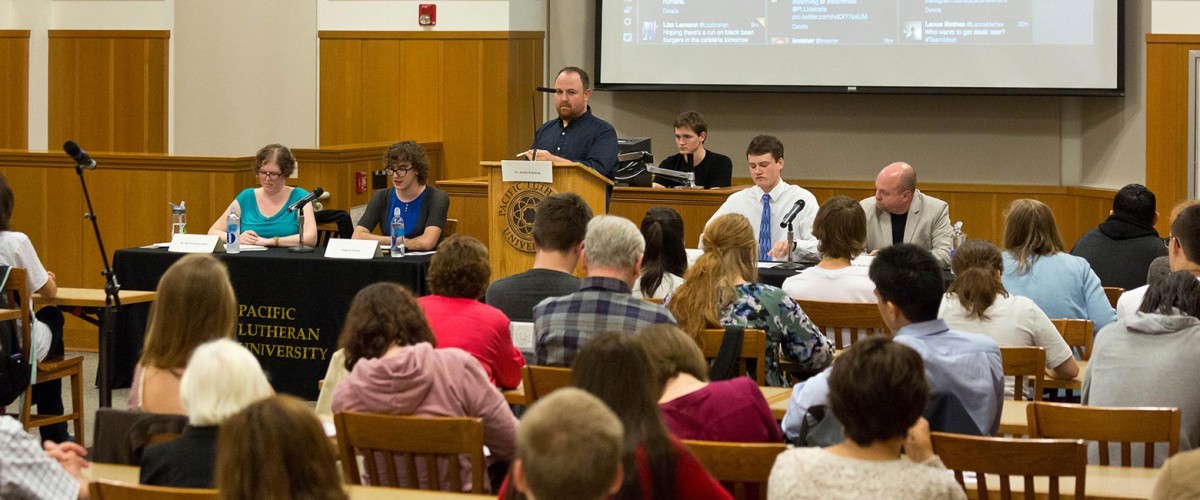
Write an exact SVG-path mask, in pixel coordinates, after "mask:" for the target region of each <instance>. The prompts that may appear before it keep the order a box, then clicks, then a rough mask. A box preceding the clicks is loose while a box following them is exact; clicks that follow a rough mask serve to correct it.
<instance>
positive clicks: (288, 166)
mask: <svg viewBox="0 0 1200 500" xmlns="http://www.w3.org/2000/svg"><path fill="white" fill-rule="evenodd" d="M271 160H275V164H276V165H278V166H279V173H281V174H283V177H284V178H287V177H291V176H292V172H295V171H296V157H295V155H293V154H292V150H290V149H288V147H287V146H284V145H283V144H267V145H266V146H263V147H262V149H260V150H258V153H256V154H255V155H254V175H258V171H259V170H262V167H263V165H266V164H268V163H270V162H271Z"/></svg>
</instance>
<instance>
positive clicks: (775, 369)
mask: <svg viewBox="0 0 1200 500" xmlns="http://www.w3.org/2000/svg"><path fill="white" fill-rule="evenodd" d="M703 243H704V245H703V246H704V250H705V252H704V255H701V256H700V258H699V259H697V260H696V263H695V264H693V265H692V267H690V268H688V270H687V274H685V275H684V282H683V284H682V285H680V286H679V288H677V289H676V290H675V293H673V294H671V296H670V297H668V298H667V307H668V308H669V309H670V310H671V313H672V314H674V315H675V319H676V320H678V321H679V326H680V328H682V329H683V331H685V332H687V333H688V334H690V335H692V337H693V338H695V337H696V336H698V335H699V334H700V331H701V330H703V329H705V328H720V327H723V326H730V325H732V326H741V327H745V328H757V329H761V330H764V331H765V332H766V334H767V353H766V354H767V367H766V373H767V385H770V386H772V387H790V386H791V383H790V381H789V380H788V377H787V374H786V373H784V372H783V370H782V369H780V368H779V362H780V359H779V356H780V353H782V355H783V356H784V357H785V358H787V359H788V360H790V361H793V362H795V363H797V364H799V365H800V369H802V370H811V371H817V370H821V369H822V368H825V367H826V366H828V365H829V363H830V362H832V361H833V341H831V340H829V339H828V338H826V337H825V336H824V335H822V334H821V332H820V331H819V330H817V327H816V326H815V325H813V323H812V321H809V319H808V316H807V315H805V314H804V311H802V310H800V306H797V305H796V303H795V302H794V301H792V299H791V298H789V297H788V296H787V294H786V293H784V292H783V290H781V289H779V288H776V287H773V286H771V285H764V284H761V283H755V280H757V279H758V243H757V242H756V241H755V240H754V231H753V230H752V229H751V228H750V222H749V221H747V220H746V218H745V217H744V216H742V215H741V214H726V215H722V216H720V217H717V218H716V219H714V220H713V221H712V222H711V223H709V225H708V227H707V228H705V229H704V242H703Z"/></svg>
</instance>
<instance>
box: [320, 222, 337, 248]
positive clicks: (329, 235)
mask: <svg viewBox="0 0 1200 500" xmlns="http://www.w3.org/2000/svg"><path fill="white" fill-rule="evenodd" d="M340 237H341V232H340V231H339V230H338V225H337V223H336V222H322V223H320V224H317V244H316V245H315V246H319V247H324V246H329V240H331V239H333V238H340Z"/></svg>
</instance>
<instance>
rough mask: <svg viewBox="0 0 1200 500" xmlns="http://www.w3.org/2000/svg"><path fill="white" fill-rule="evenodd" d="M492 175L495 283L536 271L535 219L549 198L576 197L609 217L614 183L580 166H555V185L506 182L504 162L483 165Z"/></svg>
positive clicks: (490, 196) (490, 244)
mask: <svg viewBox="0 0 1200 500" xmlns="http://www.w3.org/2000/svg"><path fill="white" fill-rule="evenodd" d="M480 165H482V166H483V168H484V169H485V170H487V173H488V197H487V198H488V204H487V206H488V213H487V218H488V219H490V220H491V224H490V225H489V227H488V241H487V243H488V252H489V253H490V254H491V264H492V280H497V279H500V278H503V277H505V276H509V275H513V274H517V273H523V272H525V271H528V270H529V268H530V267H533V254H534V245H533V215H534V211H535V209H536V208H537V204H538V203H539V202H541V201H542V200H543V199H545V198H546V197H547V196H550V195H554V194H559V193H575V194H577V195H579V197H580V198H583V201H584V202H585V203H587V204H588V206H590V207H592V214H593V215H602V214H605V213H607V212H606V210H605V197H606V192H607V190H608V188H609V186H612V184H613V183H612V181H610V180H608V179H606V178H605V177H604V176H603V175H600V174H599V173H597V172H596V171H595V170H592V169H591V168H590V167H587V166H584V165H582V164H579V163H556V164H554V182H552V183H549V184H545V183H537V182H504V174H503V170H502V169H501V168H500V162H495V161H485V162H482V163H480Z"/></svg>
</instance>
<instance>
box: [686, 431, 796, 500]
mask: <svg viewBox="0 0 1200 500" xmlns="http://www.w3.org/2000/svg"><path fill="white" fill-rule="evenodd" d="M683 444H684V445H686V446H687V447H688V450H689V451H691V452H692V455H695V456H696V459H697V460H699V461H700V463H701V464H702V465H704V468H705V470H707V471H708V473H709V474H712V476H713V477H714V478H716V479H717V480H718V481H721V482H723V483H733V492H732V493H733V496H734V498H736V499H737V500H745V499H747V498H748V497H750V496H752V495H751V493H748V492H747V489H749V490H750V491H751V492H753V490H755V489H757V490H758V495H757V496H756V497H754V498H760V499H761V498H766V497H767V478H769V477H770V476H771V467H772V466H774V465H775V457H777V456H779V454H780V453H783V451H784V450H786V449H787V445H785V444H783V443H723V442H718V441H692V440H687V439H685V440H684V441H683ZM749 485H758V486H757V488H748V486H749ZM727 487H728V486H727Z"/></svg>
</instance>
